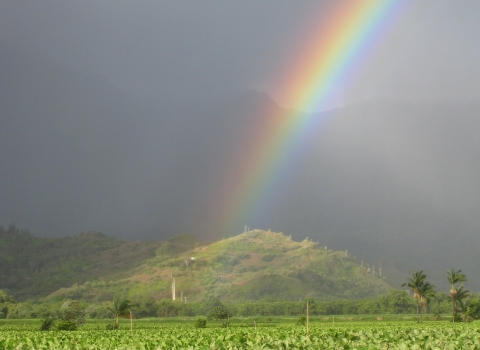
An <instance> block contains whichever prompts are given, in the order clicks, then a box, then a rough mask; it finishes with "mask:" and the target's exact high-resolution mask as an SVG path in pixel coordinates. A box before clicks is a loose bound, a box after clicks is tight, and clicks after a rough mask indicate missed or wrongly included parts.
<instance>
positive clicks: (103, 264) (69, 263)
mask: <svg viewBox="0 0 480 350" xmlns="http://www.w3.org/2000/svg"><path fill="white" fill-rule="evenodd" d="M159 245H160V243H159V242H151V241H136V242H126V241H121V240H118V239H115V238H112V237H107V236H105V235H104V234H102V233H100V232H87V233H81V234H79V235H77V236H74V237H62V238H41V237H34V236H32V235H31V234H30V233H28V231H25V230H20V229H18V228H16V227H15V226H10V227H9V228H8V229H4V228H3V227H1V226H0V289H3V290H5V291H8V292H10V293H11V294H12V295H14V296H15V297H16V298H18V299H20V300H22V299H28V298H38V297H41V296H44V295H46V294H48V293H51V292H53V291H55V290H57V289H58V288H61V287H70V286H71V285H73V284H76V283H80V284H81V283H83V282H85V281H88V280H91V279H97V278H100V277H102V276H110V277H111V276H115V275H117V274H119V273H121V272H123V271H125V270H128V269H131V268H132V267H133V266H137V265H139V264H141V263H142V262H143V261H144V260H145V259H148V258H150V257H153V256H155V250H156V249H157V247H158V246H159Z"/></svg>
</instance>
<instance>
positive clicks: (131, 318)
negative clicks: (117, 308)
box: [130, 310, 133, 336]
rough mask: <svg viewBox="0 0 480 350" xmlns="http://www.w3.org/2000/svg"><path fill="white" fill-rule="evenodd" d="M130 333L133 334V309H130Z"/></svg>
mask: <svg viewBox="0 0 480 350" xmlns="http://www.w3.org/2000/svg"><path fill="white" fill-rule="evenodd" d="M130 335H132V336H133V317H132V310H130Z"/></svg>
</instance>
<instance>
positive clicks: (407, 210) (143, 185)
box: [0, 0, 480, 290]
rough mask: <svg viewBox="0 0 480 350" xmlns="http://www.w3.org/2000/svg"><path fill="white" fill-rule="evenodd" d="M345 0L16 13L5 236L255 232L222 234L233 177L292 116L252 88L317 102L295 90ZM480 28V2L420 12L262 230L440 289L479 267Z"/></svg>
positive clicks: (6, 92)
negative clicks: (421, 277)
mask: <svg viewBox="0 0 480 350" xmlns="http://www.w3.org/2000/svg"><path fill="white" fill-rule="evenodd" d="M339 1H340V0H330V1H321V2H320V1H280V0H263V1H244V0H241V1H210V0H202V1H200V0H199V1H181V0H172V1H146V0H145V1H122V0H109V1H98V0H91V1H87V0H83V1H64V0H42V1H37V0H29V1H28V0H26V1H19V0H0V169H1V171H0V198H1V200H0V225H4V226H5V225H9V224H11V223H15V224H17V225H18V226H20V227H23V228H28V229H29V230H31V232H32V233H34V234H38V235H43V236H61V235H66V234H76V233H79V232H81V231H87V230H90V229H93V230H100V231H103V232H105V233H107V234H116V235H117V236H121V237H127V238H138V237H151V238H155V239H163V238H167V237H170V236H172V235H174V234H178V233H184V232H188V233H194V234H196V235H197V236H198V237H199V238H200V239H202V238H203V239H204V240H213V239H217V238H219V235H220V234H222V235H225V234H228V235H230V234H238V233H240V232H241V230H242V229H243V223H242V225H241V226H242V227H234V228H232V229H231V230H230V231H228V230H225V231H221V230H217V235H215V234H212V231H213V230H212V227H214V226H215V225H217V224H218V221H219V220H218V217H217V215H218V212H220V211H221V209H222V206H223V204H224V203H223V202H221V201H218V202H217V201H216V200H217V199H218V198H217V195H218V193H219V191H221V190H222V188H220V189H219V184H220V183H228V180H230V178H229V175H231V174H234V175H235V173H234V172H233V171H232V169H233V168H234V167H231V165H232V164H234V165H235V163H238V164H243V162H245V158H248V157H249V156H250V154H243V153H241V151H242V147H243V146H244V145H245V140H248V141H249V142H247V146H249V143H250V142H253V141H255V140H258V139H261V138H262V137H263V136H264V135H262V134H259V130H260V131H262V130H263V129H262V128H261V126H262V125H263V122H265V121H268V122H270V121H269V120H268V118H269V117H271V116H278V115H281V114H282V111H281V110H280V107H279V106H278V105H276V104H275V103H273V102H272V101H271V100H270V99H269V98H268V96H266V95H265V94H255V93H253V92H250V94H246V95H242V94H241V93H243V92H244V91H245V90H249V89H257V90H260V91H264V92H267V93H269V94H270V95H271V96H272V97H273V99H274V100H275V101H276V102H277V103H279V104H280V106H283V107H301V106H288V105H285V104H284V102H285V101H282V100H281V99H279V98H278V94H277V91H278V88H279V86H281V85H282V84H285V83H288V82H285V81H284V80H282V79H283V78H284V77H285V74H286V72H288V71H289V70H291V69H292V62H297V59H298V57H300V56H302V55H304V50H305V47H304V46H303V45H304V44H303V43H304V42H305V38H306V37H308V36H309V35H311V31H312V29H311V28H317V27H318V23H322V21H325V20H328V18H329V16H330V14H331V12H330V11H331V8H332V5H333V4H337V3H338V2H339ZM349 1H350V0H349ZM351 1H355V2H356V1H357V0H351ZM479 18H480V1H474V0H471V1H467V0H464V1H444V0H435V1H434V0H424V1H411V2H409V3H408V5H407V6H406V11H405V13H404V14H403V16H402V17H401V18H400V19H399V20H398V23H396V24H395V25H394V26H393V27H392V30H391V31H390V32H389V33H387V35H385V36H384V39H383V41H381V42H380V43H379V44H378V45H377V46H376V50H375V51H372V52H371V55H370V59H369V60H368V61H367V62H366V64H365V65H364V66H363V67H361V69H360V70H359V71H358V74H357V75H355V76H353V77H351V79H350V80H349V84H348V85H346V86H345V89H343V90H342V91H340V92H339V93H338V95H337V96H336V99H335V100H332V101H331V102H330V105H329V106H325V108H329V107H332V106H343V105H345V108H341V109H337V110H332V111H330V112H328V113H325V114H324V115H320V118H323V117H325V118H326V120H329V122H328V123H326V126H325V128H324V129H322V130H316V129H315V130H313V131H314V132H313V133H312V135H313V137H312V139H313V140H311V141H312V144H310V143H308V145H307V146H305V150H308V152H305V154H299V157H298V159H299V160H300V161H299V162H298V166H299V168H298V169H297V168H295V169H293V171H291V172H288V174H286V175H285V177H284V178H282V180H281V181H280V182H279V183H276V184H274V185H275V186H272V188H273V190H272V193H267V194H266V198H267V199H269V200H270V202H268V201H267V202H268V203H267V205H266V208H265V211H264V212H259V213H258V218H255V219H254V220H257V219H258V220H257V221H254V220H252V221H248V219H249V218H245V221H246V222H245V224H248V225H250V226H252V228H263V229H268V228H271V229H272V230H277V231H283V232H285V233H286V234H292V235H293V237H294V238H297V239H298V238H300V239H303V238H304V237H305V236H306V235H308V236H309V237H311V238H313V239H314V240H319V241H322V243H323V242H325V244H327V245H329V246H330V245H331V246H332V247H334V248H336V249H342V250H344V249H347V248H348V249H349V250H352V251H353V252H354V254H355V253H356V251H357V252H358V255H361V254H362V253H363V256H367V257H369V258H371V259H372V260H373V259H377V261H381V259H383V258H385V257H387V258H388V257H392V258H395V259H397V261H405V260H408V262H409V263H410V262H412V263H413V262H414V263H416V262H420V263H421V264H423V265H422V266H425V270H427V269H428V268H432V269H433V268H434V267H438V271H437V272H438V276H440V277H439V280H443V279H444V276H443V275H444V271H445V269H447V268H451V267H452V264H455V268H457V266H456V264H457V261H460V260H461V261H460V262H461V264H460V265H462V266H458V268H462V270H464V271H465V272H466V273H467V274H468V273H473V271H474V268H473V267H472V266H474V262H476V261H477V260H478V259H477V255H478V250H479V249H480V240H479V239H478V232H479V231H480V220H479V219H478V217H479V215H478V212H479V211H480V200H479V198H480V186H479V185H478V179H479V178H480V164H479V159H480V157H479V154H478V153H479V151H478V150H480V136H479V132H478V130H480V127H479V117H478V116H479V115H480V104H479V103H478V101H480V69H479V68H478V63H479V62H480V45H479V38H480V24H479V21H478V19H479ZM112 85H113V86H112ZM239 93H240V94H239ZM363 100H365V101H363ZM387 100H389V102H385V101H387ZM205 101H208V102H209V103H204V102H205ZM358 101H361V102H358ZM349 103H352V104H349ZM264 110H265V111H269V113H263V114H262V113H259V111H264ZM252 140H253V141H252ZM309 141H310V140H309ZM254 150H255V149H253V151H252V152H254ZM302 150H304V149H303V148H302ZM242 156H243V157H244V158H242ZM236 157H238V158H236ZM247 160H248V159H247ZM289 170H292V169H289ZM286 173H287V172H286ZM230 190H232V189H230V188H226V189H225V193H221V195H223V198H225V201H226V200H228V199H232V198H231V193H230ZM220 197H221V196H220ZM277 199H278V200H277ZM212 203H213V204H212ZM241 219H243V217H241ZM219 232H220V233H219ZM432 242H433V243H435V244H433V243H432ZM446 245H448V246H449V252H453V253H452V254H445V249H444V248H445V246H446ZM372 247H373V248H372ZM392 247H394V248H395V249H392ZM362 249H363V251H362ZM467 253H468V254H467ZM382 254H383V255H382ZM405 257H407V258H406V259H405ZM460 258H461V259H460ZM462 259H463V260H462ZM371 262H373V261H371ZM443 264H445V265H443ZM376 265H377V264H376ZM412 268H415V269H418V268H419V267H418V266H417V265H412V266H408V268H407V269H406V271H407V272H409V271H410V270H411V269H412ZM469 269H470V270H469ZM477 280H480V272H479V273H477ZM477 290H480V283H479V284H477Z"/></svg>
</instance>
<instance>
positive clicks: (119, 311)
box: [108, 298, 133, 329]
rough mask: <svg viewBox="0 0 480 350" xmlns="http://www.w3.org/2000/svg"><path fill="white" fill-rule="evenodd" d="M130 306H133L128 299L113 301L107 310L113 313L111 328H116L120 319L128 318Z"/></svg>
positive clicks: (115, 299)
mask: <svg viewBox="0 0 480 350" xmlns="http://www.w3.org/2000/svg"><path fill="white" fill-rule="evenodd" d="M132 306H133V305H132V304H131V303H130V301H129V300H128V299H119V298H114V299H113V303H112V306H111V307H108V309H109V310H110V311H111V312H112V313H113V328H115V329H117V328H118V320H119V318H120V317H128V318H130V310H131V308H132Z"/></svg>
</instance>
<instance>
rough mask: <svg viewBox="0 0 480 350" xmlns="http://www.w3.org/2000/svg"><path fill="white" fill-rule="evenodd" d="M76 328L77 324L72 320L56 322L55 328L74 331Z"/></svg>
mask: <svg viewBox="0 0 480 350" xmlns="http://www.w3.org/2000/svg"><path fill="white" fill-rule="evenodd" d="M77 328H78V326H77V324H76V323H75V322H73V321H60V322H58V324H57V329H58V330H59V331H76V330H77Z"/></svg>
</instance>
